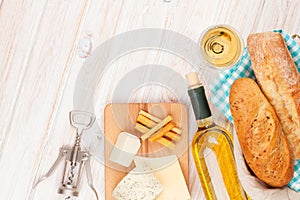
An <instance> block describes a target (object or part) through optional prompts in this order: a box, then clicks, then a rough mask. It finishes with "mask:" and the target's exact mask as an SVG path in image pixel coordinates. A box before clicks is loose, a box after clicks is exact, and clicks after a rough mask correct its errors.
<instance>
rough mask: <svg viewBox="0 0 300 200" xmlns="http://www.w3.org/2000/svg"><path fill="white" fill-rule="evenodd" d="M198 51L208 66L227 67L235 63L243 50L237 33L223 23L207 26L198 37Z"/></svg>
mask: <svg viewBox="0 0 300 200" xmlns="http://www.w3.org/2000/svg"><path fill="white" fill-rule="evenodd" d="M199 43H200V53H201V56H202V57H203V59H204V60H205V61H206V63H207V64H208V65H209V66H213V67H217V68H228V67H231V66H233V65H235V64H236V63H237V62H238V61H239V59H240V57H241V55H242V52H243V42H242V41H241V39H240V36H239V35H238V33H237V32H236V31H235V30H234V29H233V28H231V27H229V26H225V25H219V26H213V27H210V28H208V29H207V30H206V31H204V33H203V34H202V36H201V37H200V41H199Z"/></svg>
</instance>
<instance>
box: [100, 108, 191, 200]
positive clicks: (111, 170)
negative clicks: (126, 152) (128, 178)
mask: <svg viewBox="0 0 300 200" xmlns="http://www.w3.org/2000/svg"><path fill="white" fill-rule="evenodd" d="M140 110H144V111H146V112H148V113H150V114H152V115H154V116H156V117H158V118H161V119H163V118H165V117H166V116H167V115H171V116H172V117H173V122H175V123H176V127H178V128H180V129H182V134H181V140H180V141H179V142H177V143H176V148H175V149H174V150H170V149H168V148H166V147H164V146H163V145H161V144H159V143H152V142H150V141H148V140H146V141H142V143H141V148H140V150H139V152H138V155H139V156H145V157H163V156H168V155H174V154H176V155H177V157H178V160H179V163H180V166H181V169H182V172H183V175H184V178H185V181H186V183H187V185H188V163H189V160H188V148H189V143H188V111H187V108H186V106H185V105H184V104H180V103H130V104H127V103H126V104H125V103H124V104H108V105H107V106H106V108H105V111H104V135H105V147H104V151H105V152H104V153H105V154H104V155H105V197H106V198H105V199H106V200H110V199H113V198H112V191H113V189H114V188H115V187H116V186H117V184H118V183H119V182H120V181H121V180H122V179H123V177H124V176H125V175H126V174H127V172H129V171H130V170H132V169H133V168H134V164H132V165H131V166H130V167H128V168H126V167H122V166H120V165H118V164H115V163H113V162H111V161H110V160H109V156H110V153H111V151H112V149H113V145H114V144H115V142H116V141H117V137H118V135H119V133H120V132H122V131H126V132H129V133H131V134H134V135H136V136H137V137H140V136H141V133H139V132H138V131H136V130H135V129H134V127H135V123H136V118H137V116H138V113H139V111H140Z"/></svg>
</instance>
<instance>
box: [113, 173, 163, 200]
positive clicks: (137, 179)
mask: <svg viewBox="0 0 300 200" xmlns="http://www.w3.org/2000/svg"><path fill="white" fill-rule="evenodd" d="M162 190H163V188H162V186H161V184H160V183H159V181H158V180H157V178H156V177H155V176H154V175H153V174H152V173H136V172H134V170H133V171H131V172H129V173H128V174H127V175H126V176H125V177H124V178H123V179H122V180H121V182H120V183H119V184H118V185H117V187H116V188H115V189H114V190H113V193H112V195H113V197H114V198H115V199H116V200H154V199H156V197H157V196H158V195H159V194H160V193H161V191H162Z"/></svg>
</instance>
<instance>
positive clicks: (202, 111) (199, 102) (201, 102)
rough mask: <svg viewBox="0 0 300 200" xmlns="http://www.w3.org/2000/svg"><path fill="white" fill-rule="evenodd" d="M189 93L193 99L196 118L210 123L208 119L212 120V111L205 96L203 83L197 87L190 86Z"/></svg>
mask: <svg viewBox="0 0 300 200" xmlns="http://www.w3.org/2000/svg"><path fill="white" fill-rule="evenodd" d="M188 94H189V96H190V99H191V103H192V107H193V110H194V114H195V117H196V120H197V121H202V122H203V123H204V122H205V123H208V121H212V119H211V111H210V108H209V105H208V102H207V99H206V96H205V91H204V87H203V86H202V85H199V86H197V87H193V88H190V89H189V90H188ZM202 122H201V123H202ZM198 124H199V123H198Z"/></svg>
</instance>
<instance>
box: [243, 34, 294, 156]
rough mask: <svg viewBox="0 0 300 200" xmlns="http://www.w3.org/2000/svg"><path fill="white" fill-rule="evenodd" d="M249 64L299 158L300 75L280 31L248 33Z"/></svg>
mask: <svg viewBox="0 0 300 200" xmlns="http://www.w3.org/2000/svg"><path fill="white" fill-rule="evenodd" d="M247 46H248V51H249V54H250V59H251V62H252V67H253V70H254V73H255V76H256V78H257V81H258V83H259V86H260V88H261V89H262V91H263V93H264V95H265V96H266V97H267V99H268V100H269V102H270V103H271V105H272V106H273V108H274V109H275V112H276V114H277V116H278V118H279V120H280V123H281V125H282V128H283V131H284V133H285V134H286V136H287V138H288V140H289V142H290V144H291V145H292V150H293V153H294V156H295V158H296V159H299V158H300V145H299V144H300V118H299V116H300V76H299V73H298V71H297V68H296V66H295V64H294V61H293V59H292V57H291V55H290V53H289V51H288V49H287V47H286V45H285V42H284V40H283V38H282V36H281V34H280V33H274V32H266V33H257V34H251V35H249V37H248V40H247Z"/></svg>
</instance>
